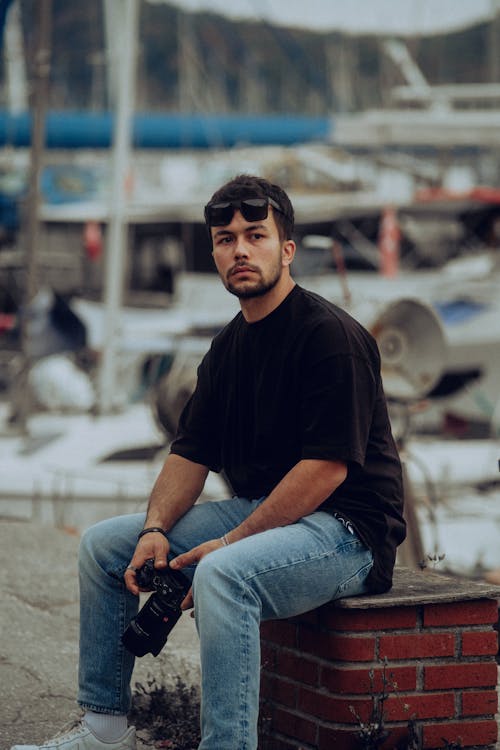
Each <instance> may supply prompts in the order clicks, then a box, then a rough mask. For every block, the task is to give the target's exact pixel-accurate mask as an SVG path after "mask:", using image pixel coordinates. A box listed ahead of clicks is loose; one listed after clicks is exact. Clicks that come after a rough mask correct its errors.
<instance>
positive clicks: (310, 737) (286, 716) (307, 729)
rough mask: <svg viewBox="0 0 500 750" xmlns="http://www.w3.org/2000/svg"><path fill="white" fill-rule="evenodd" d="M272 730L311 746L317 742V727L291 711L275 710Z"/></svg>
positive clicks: (314, 723)
mask: <svg viewBox="0 0 500 750" xmlns="http://www.w3.org/2000/svg"><path fill="white" fill-rule="evenodd" d="M271 727H272V730H274V731H276V732H280V733H281V734H284V735H285V736H286V737H293V738H294V739H295V740H300V741H302V742H308V743H310V744H311V745H313V744H315V742H316V734H317V725H316V722H315V721H311V720H310V719H307V718H305V717H303V716H298V715H297V714H296V713H293V712H291V711H285V710H284V709H279V708H277V709H275V710H274V711H273V718H272V724H271Z"/></svg>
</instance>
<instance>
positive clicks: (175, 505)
mask: <svg viewBox="0 0 500 750" xmlns="http://www.w3.org/2000/svg"><path fill="white" fill-rule="evenodd" d="M207 474H208V469H207V467H206V466H202V465H201V464H196V463H194V462H193V461H188V460H187V459H186V458H183V457H182V456H177V455H175V454H173V453H171V454H170V455H169V456H168V457H167V459H166V461H165V463H164V465H163V468H162V470H161V472H160V474H159V476H158V478H157V480H156V482H155V484H154V487H153V490H152V492H151V497H150V499H149V505H148V511H147V515H146V523H145V527H146V528H148V527H154V526H158V527H160V528H162V529H165V531H168V530H169V529H170V528H171V527H172V526H173V525H174V523H175V522H176V521H177V520H178V519H179V518H180V517H181V516H183V515H184V513H186V511H187V510H189V508H191V507H192V506H193V505H194V504H195V502H196V500H197V499H198V497H199V496H200V494H201V492H202V490H203V487H204V484H205V480H206V478H207Z"/></svg>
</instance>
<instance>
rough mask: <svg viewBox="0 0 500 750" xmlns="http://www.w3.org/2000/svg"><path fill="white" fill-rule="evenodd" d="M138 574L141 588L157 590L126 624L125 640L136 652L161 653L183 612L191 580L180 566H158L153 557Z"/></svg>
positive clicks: (139, 653)
mask: <svg viewBox="0 0 500 750" xmlns="http://www.w3.org/2000/svg"><path fill="white" fill-rule="evenodd" d="M136 575H137V584H138V586H139V588H141V589H146V590H149V591H154V593H153V594H152V595H151V596H150V597H149V599H148V600H147V602H146V604H145V605H144V606H143V607H142V609H141V610H139V612H138V613H137V615H136V616H135V617H133V618H132V620H131V621H130V622H129V624H128V625H127V628H126V630H125V632H124V633H123V635H122V643H123V645H124V646H125V648H127V649H128V650H129V651H131V652H132V653H133V654H135V655H136V656H144V654H148V653H151V654H153V656H158V654H159V653H160V651H161V650H162V648H163V646H164V645H165V643H166V642H167V638H168V634H169V633H170V631H171V630H172V628H173V627H174V625H175V623H176V622H177V620H178V619H179V617H180V616H181V614H182V610H181V602H182V600H183V599H184V597H185V596H186V594H187V592H188V591H189V589H190V587H191V581H190V580H189V579H188V578H186V576H185V575H184V573H181V572H180V571H179V570H172V568H161V569H156V568H155V566H154V560H146V562H145V563H144V565H143V566H142V568H139V570H138V571H137V574H136Z"/></svg>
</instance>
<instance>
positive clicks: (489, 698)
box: [462, 690, 498, 716]
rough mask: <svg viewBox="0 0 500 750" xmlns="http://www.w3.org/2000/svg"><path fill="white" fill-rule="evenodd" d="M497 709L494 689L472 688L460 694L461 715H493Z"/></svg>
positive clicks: (496, 696)
mask: <svg viewBox="0 0 500 750" xmlns="http://www.w3.org/2000/svg"><path fill="white" fill-rule="evenodd" d="M497 710H498V695H497V692H496V690H474V691H472V692H470V693H463V694H462V716H486V715H491V716H494V715H495V714H496V713H497Z"/></svg>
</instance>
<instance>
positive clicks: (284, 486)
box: [226, 460, 347, 542]
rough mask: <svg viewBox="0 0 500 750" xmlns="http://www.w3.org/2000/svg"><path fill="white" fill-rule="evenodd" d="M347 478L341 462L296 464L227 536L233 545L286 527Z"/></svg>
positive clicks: (310, 461) (310, 511)
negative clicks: (279, 527) (252, 536)
mask: <svg viewBox="0 0 500 750" xmlns="http://www.w3.org/2000/svg"><path fill="white" fill-rule="evenodd" d="M346 476H347V467H346V465H345V464H344V463H342V462H340V461H319V460H304V461H299V463H298V464H296V465H295V466H294V467H293V468H292V469H291V470H290V471H289V472H288V474H286V475H285V476H284V477H283V479H282V480H281V482H280V483H279V484H278V485H277V486H276V487H275V488H274V490H273V491H272V492H271V493H270V494H269V495H268V497H267V498H266V500H265V501H264V502H263V503H261V505H259V507H258V508H256V510H255V511H254V512H253V513H252V514H251V515H250V516H248V518H247V519H245V520H244V521H243V522H242V523H241V524H240V525H239V526H237V527H236V528H234V529H233V530H232V531H230V532H229V533H228V534H227V535H226V537H227V539H228V541H230V542H236V541H238V540H239V539H244V538H245V537H247V536H251V535H252V534H258V533H259V532H261V531H266V530H267V529H273V528H276V527H278V526H287V525H289V524H291V523H294V522H295V521H297V520H298V519H299V518H303V517H304V516H307V515H309V514H310V513H313V512H314V511H315V510H316V509H317V508H318V506H319V505H321V503H322V502H324V501H325V500H326V499H327V497H329V496H330V495H331V493H332V492H334V490H336V489H337V487H339V486H340V485H341V484H342V482H343V481H344V479H345V478H346Z"/></svg>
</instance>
